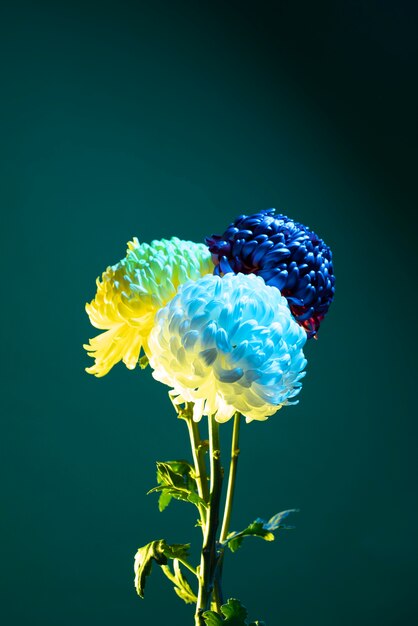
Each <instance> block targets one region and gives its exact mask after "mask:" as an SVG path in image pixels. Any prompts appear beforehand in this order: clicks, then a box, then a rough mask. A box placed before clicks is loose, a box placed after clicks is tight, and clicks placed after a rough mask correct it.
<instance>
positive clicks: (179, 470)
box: [148, 461, 207, 511]
mask: <svg viewBox="0 0 418 626" xmlns="http://www.w3.org/2000/svg"><path fill="white" fill-rule="evenodd" d="M157 482H158V486H157V487H154V488H153V489H151V490H150V491H149V492H148V493H155V492H159V493H160V494H161V495H160V498H159V501H158V507H159V509H160V511H164V509H165V508H166V507H167V506H168V505H169V503H170V501H171V499H172V498H175V499H176V500H182V501H183V502H191V503H192V504H194V505H195V506H197V507H199V506H204V507H206V506H207V504H206V502H205V501H204V500H203V499H202V498H200V496H199V495H198V494H197V492H196V481H195V472H194V469H193V467H192V466H191V465H190V463H188V462H187V461H166V462H165V463H162V462H157Z"/></svg>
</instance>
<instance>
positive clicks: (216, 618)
mask: <svg viewBox="0 0 418 626" xmlns="http://www.w3.org/2000/svg"><path fill="white" fill-rule="evenodd" d="M203 619H204V620H205V623H206V626H222V624H224V621H223V619H222V617H221V616H220V615H218V614H217V613H215V612H214V611H205V613H203Z"/></svg>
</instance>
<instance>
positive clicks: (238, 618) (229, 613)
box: [203, 598, 265, 626]
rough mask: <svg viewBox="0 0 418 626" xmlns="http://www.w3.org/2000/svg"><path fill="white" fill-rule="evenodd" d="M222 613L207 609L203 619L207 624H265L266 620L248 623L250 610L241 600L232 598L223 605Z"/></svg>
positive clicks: (226, 625)
mask: <svg viewBox="0 0 418 626" xmlns="http://www.w3.org/2000/svg"><path fill="white" fill-rule="evenodd" d="M221 613H222V615H219V613H215V612H214V611H206V612H205V613H203V619H204V620H205V622H206V626H265V623H264V622H258V621H257V622H251V623H250V624H248V622H247V617H248V612H247V609H246V608H245V606H243V605H242V604H241V602H240V601H239V600H236V599H235V598H230V599H229V600H228V602H227V603H226V604H223V605H222V606H221Z"/></svg>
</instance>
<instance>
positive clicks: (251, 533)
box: [225, 509, 299, 552]
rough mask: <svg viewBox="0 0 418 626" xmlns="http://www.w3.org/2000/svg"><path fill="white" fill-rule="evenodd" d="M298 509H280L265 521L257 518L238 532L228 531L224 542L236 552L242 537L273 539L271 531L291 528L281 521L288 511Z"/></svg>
mask: <svg viewBox="0 0 418 626" xmlns="http://www.w3.org/2000/svg"><path fill="white" fill-rule="evenodd" d="M298 511H299V509H289V510H288V511H282V512H281V513H277V514H276V515H273V517H271V518H270V519H269V520H268V521H267V522H266V521H265V520H263V519H261V518H259V517H258V518H257V519H256V520H254V522H252V523H251V524H250V525H249V526H247V528H244V530H241V531H239V532H232V533H229V535H228V537H227V538H226V541H225V544H226V545H227V546H228V547H229V549H230V550H231V552H236V551H237V550H238V548H240V546H241V544H242V541H243V539H244V537H259V538H260V539H264V541H274V534H273V531H275V530H280V529H284V530H291V529H293V528H294V527H293V526H287V525H285V524H282V521H283V520H284V519H286V517H287V516H288V515H290V513H297V512H298Z"/></svg>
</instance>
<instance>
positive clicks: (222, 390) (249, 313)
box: [149, 274, 306, 422]
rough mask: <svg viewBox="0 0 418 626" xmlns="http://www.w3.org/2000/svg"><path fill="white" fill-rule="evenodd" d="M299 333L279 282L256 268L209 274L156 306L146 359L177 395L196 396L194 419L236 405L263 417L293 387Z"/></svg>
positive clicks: (299, 364) (223, 416)
mask: <svg viewBox="0 0 418 626" xmlns="http://www.w3.org/2000/svg"><path fill="white" fill-rule="evenodd" d="M305 341H306V333H305V332H304V331H303V329H302V328H301V327H300V326H299V325H298V324H297V323H296V322H295V320H294V319H293V318H292V316H291V314H290V310H289V307H288V305H287V302H286V299H285V298H283V297H282V296H281V294H280V291H279V290H278V289H275V288H273V287H268V286H267V285H266V284H265V282H264V281H263V280H262V278H259V277H257V276H254V275H249V276H247V275H244V274H237V275H235V274H227V275H226V276H224V277H223V278H221V277H219V276H213V275H209V276H205V277H203V278H201V279H199V280H197V281H196V282H194V283H187V284H185V285H183V286H182V287H180V289H179V291H178V293H177V295H176V296H175V297H174V298H173V300H171V301H170V302H169V303H168V304H167V306H166V307H164V308H163V309H161V310H160V311H159V312H158V314H157V316H156V322H155V327H154V329H153V330H152V332H151V335H150V339H149V344H150V351H151V356H150V364H151V366H152V367H153V368H154V372H153V376H154V378H156V379H157V380H159V381H161V382H163V383H165V384H166V385H169V386H170V387H172V388H173V391H172V396H173V397H175V398H176V400H175V401H176V402H178V403H183V402H193V403H194V405H195V406H194V419H195V420H199V419H200V418H201V417H202V415H214V414H215V417H216V419H217V421H219V422H224V421H227V420H228V419H230V418H231V417H232V415H233V414H234V413H235V412H236V411H239V412H240V413H242V414H243V415H244V416H245V417H246V418H247V421H251V420H264V419H267V417H268V416H269V415H272V414H273V413H275V412H276V411H277V409H279V408H280V407H281V406H283V405H284V404H289V399H290V398H293V397H294V396H296V395H297V394H298V393H299V390H300V387H301V383H300V382H299V381H300V379H301V378H302V377H303V375H304V372H302V370H303V369H304V367H305V365H306V360H305V358H304V355H303V351H302V347H303V345H304V343H305Z"/></svg>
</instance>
